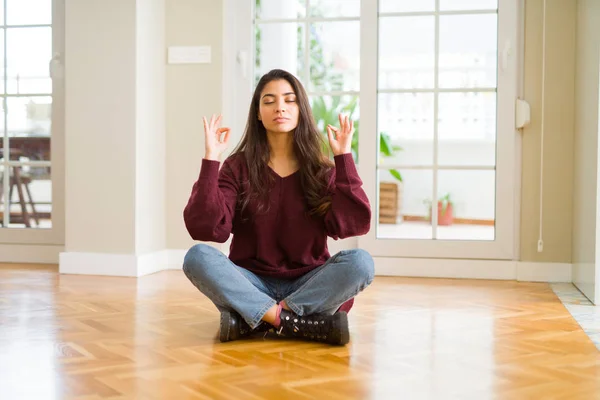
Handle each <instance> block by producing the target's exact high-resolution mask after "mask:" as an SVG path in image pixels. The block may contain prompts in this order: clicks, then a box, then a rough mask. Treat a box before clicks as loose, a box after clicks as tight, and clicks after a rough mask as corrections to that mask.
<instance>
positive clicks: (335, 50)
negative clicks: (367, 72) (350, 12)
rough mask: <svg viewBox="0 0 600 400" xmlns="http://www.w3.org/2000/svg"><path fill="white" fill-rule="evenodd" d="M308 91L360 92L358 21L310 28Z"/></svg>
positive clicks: (327, 23) (315, 25)
mask: <svg viewBox="0 0 600 400" xmlns="http://www.w3.org/2000/svg"><path fill="white" fill-rule="evenodd" d="M310 80H311V90H320V91H321V90H327V91H331V90H359V87H360V85H359V84H360V22H358V21H342V22H325V23H315V24H311V26H310Z"/></svg>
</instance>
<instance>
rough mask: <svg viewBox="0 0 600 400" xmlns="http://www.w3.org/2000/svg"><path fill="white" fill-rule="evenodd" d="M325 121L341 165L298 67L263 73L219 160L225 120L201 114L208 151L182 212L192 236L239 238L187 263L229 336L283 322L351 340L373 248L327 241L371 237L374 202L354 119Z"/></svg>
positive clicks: (282, 328) (280, 328) (195, 250)
mask: <svg viewBox="0 0 600 400" xmlns="http://www.w3.org/2000/svg"><path fill="white" fill-rule="evenodd" d="M339 120H340V127H339V128H335V127H333V126H331V125H330V126H327V134H328V137H329V145H330V146H331V150H332V151H333V154H334V163H332V162H331V161H329V159H328V158H327V157H326V156H325V155H324V154H323V151H322V142H321V140H322V136H321V134H320V133H319V131H318V129H317V126H316V124H315V121H314V118H313V115H312V111H311V108H310V103H309V101H308V96H307V95H306V92H305V90H304V88H303V87H302V84H301V83H300V82H299V81H298V80H297V79H296V78H295V77H294V76H293V75H292V74H290V73H288V72H286V71H282V70H273V71H270V72H269V73H267V74H266V75H264V76H263V77H262V79H261V80H260V82H259V83H258V86H257V87H256V90H255V92H254V95H253V97H252V103H251V105H250V112H249V114H248V121H247V125H246V129H245V132H244V136H243V138H242V140H241V142H240V144H239V145H238V147H237V149H235V150H234V152H233V153H232V155H231V156H229V157H228V158H227V159H226V160H225V161H224V162H223V166H222V167H221V168H220V169H219V167H220V161H219V157H220V155H221V154H222V153H223V151H224V150H225V149H226V147H227V144H228V141H229V133H230V130H229V128H221V127H220V121H221V117H220V116H219V117H217V118H215V116H213V117H212V118H211V119H210V121H208V120H207V119H206V118H204V131H205V143H206V146H205V147H206V154H205V156H204V158H203V159H202V166H201V169H200V176H199V178H198V180H197V181H196V183H195V184H194V186H193V188H192V194H191V197H190V199H189V202H188V204H187V206H186V207H185V210H184V214H183V215H184V220H185V224H186V227H187V229H188V232H189V233H190V235H191V236H192V238H193V239H194V240H199V241H214V242H220V243H223V242H225V241H226V240H227V239H228V238H229V236H230V234H231V233H233V239H232V243H231V248H230V254H229V258H228V257H226V256H225V255H224V254H223V253H221V252H220V251H218V250H217V249H215V248H214V247H211V246H208V245H205V244H197V245H195V246H194V247H192V248H191V249H190V250H189V251H188V253H187V255H186V257H185V260H184V264H183V270H184V271H185V274H186V276H187V277H188V278H189V279H190V281H191V282H192V283H193V284H194V285H195V286H196V287H197V288H198V289H199V290H200V291H201V292H202V293H204V294H205V295H206V296H207V297H208V298H209V299H210V300H211V301H212V302H213V303H214V304H215V305H216V307H217V308H218V309H219V310H220V311H221V326H220V340H221V341H222V342H226V341H230V340H236V339H239V338H242V337H246V336H249V335H250V334H252V333H254V332H259V331H266V330H269V329H273V328H275V331H276V332H277V333H278V334H279V335H283V336H286V337H299V338H304V339H307V340H315V341H320V342H325V343H330V344H338V345H344V344H346V343H348V341H349V338H350V335H349V331H348V317H347V312H348V311H349V309H350V307H351V306H352V304H353V299H354V296H356V295H357V294H358V293H359V292H361V291H362V290H363V289H365V288H366V287H367V286H368V285H369V284H371V282H372V280H373V276H374V269H373V259H372V258H371V256H370V255H369V254H368V253H367V252H366V251H364V250H360V249H358V250H344V251H341V252H339V253H337V254H335V255H334V256H333V257H331V256H330V254H329V252H328V249H327V237H328V236H330V237H333V238H334V239H336V240H337V239H338V238H346V237H349V236H357V235H363V234H365V233H367V232H368V231H369V228H370V222H371V209H370V205H369V201H368V199H367V196H366V194H365V192H364V191H363V189H362V188H361V186H362V181H361V179H360V178H359V176H358V173H357V170H356V166H355V164H354V160H353V158H352V154H351V143H352V134H353V132H352V130H353V122H352V121H349V119H348V117H342V116H341V115H340V117H339Z"/></svg>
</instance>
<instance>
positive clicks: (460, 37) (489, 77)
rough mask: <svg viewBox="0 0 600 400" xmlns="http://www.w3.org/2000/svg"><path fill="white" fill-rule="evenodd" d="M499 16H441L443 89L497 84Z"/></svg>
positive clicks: (493, 85) (441, 76) (441, 85)
mask: <svg viewBox="0 0 600 400" xmlns="http://www.w3.org/2000/svg"><path fill="white" fill-rule="evenodd" d="M497 37H498V29H497V16H496V15H494V14H481V15H442V16H440V60H439V68H440V75H439V84H440V87H442V88H473V87H496V71H497V67H496V65H497V49H498V45H497Z"/></svg>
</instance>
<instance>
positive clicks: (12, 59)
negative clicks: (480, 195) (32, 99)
mask: <svg viewBox="0 0 600 400" xmlns="http://www.w3.org/2000/svg"><path fill="white" fill-rule="evenodd" d="M6 34H7V37H6V39H7V40H6V42H7V50H6V53H7V54H6V56H7V58H8V93H52V80H51V79H50V73H49V69H48V63H49V62H50V59H51V58H52V55H51V54H52V29H51V28H9V29H7V32H6Z"/></svg>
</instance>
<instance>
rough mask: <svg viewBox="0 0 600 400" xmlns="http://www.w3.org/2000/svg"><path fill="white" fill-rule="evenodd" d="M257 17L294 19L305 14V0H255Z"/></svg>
mask: <svg viewBox="0 0 600 400" xmlns="http://www.w3.org/2000/svg"><path fill="white" fill-rule="evenodd" d="M255 13H256V18H258V19H295V18H303V17H304V16H305V15H306V1H305V0H256V3H255Z"/></svg>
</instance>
